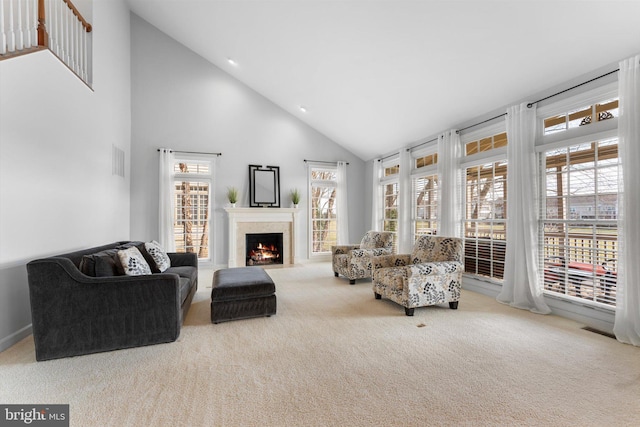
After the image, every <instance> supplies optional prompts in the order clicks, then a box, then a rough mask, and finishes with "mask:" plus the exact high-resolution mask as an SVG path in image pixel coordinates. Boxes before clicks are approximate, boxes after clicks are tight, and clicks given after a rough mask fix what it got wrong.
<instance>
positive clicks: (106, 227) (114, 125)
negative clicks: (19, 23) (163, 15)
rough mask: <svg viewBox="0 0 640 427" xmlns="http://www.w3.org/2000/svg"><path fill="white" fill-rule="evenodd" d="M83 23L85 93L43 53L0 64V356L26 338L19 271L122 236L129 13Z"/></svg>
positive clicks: (101, 11)
mask: <svg viewBox="0 0 640 427" xmlns="http://www.w3.org/2000/svg"><path fill="white" fill-rule="evenodd" d="M91 15H92V17H93V20H92V22H91V24H92V25H93V29H94V33H93V55H94V56H93V61H94V62H93V66H94V74H93V82H94V84H93V91H92V90H91V89H89V88H88V87H87V86H86V85H85V84H84V83H82V82H81V81H80V80H79V79H78V78H77V77H76V76H75V75H74V74H72V73H71V72H70V71H69V70H68V69H67V68H66V66H65V65H63V64H62V63H61V62H60V61H59V60H58V59H56V58H55V57H54V56H53V55H52V54H51V53H50V52H48V51H44V52H39V53H35V54H29V55H26V56H22V57H18V58H13V59H9V60H5V61H2V62H0V350H3V349H4V348H7V347H8V346H10V345H11V344H13V343H14V342H16V341H17V340H19V339H21V338H22V337H23V336H26V335H28V334H29V333H30V323H31V313H30V305H29V294H28V286H27V277H26V268H25V265H26V263H27V262H29V261H31V260H33V259H36V258H40V257H43V256H47V255H54V254H58V253H62V252H66V251H71V250H75V249H80V248H87V247H91V246H95V245H100V244H105V243H109V242H112V241H115V240H120V239H127V238H128V237H129V212H130V209H129V176H128V159H129V157H130V141H131V103H130V81H131V78H130V66H129V64H130V52H129V49H130V33H129V29H130V27H129V9H128V7H127V6H126V4H125V2H124V0H116V1H96V2H94V4H93V10H92V12H91ZM112 144H113V145H116V146H117V147H118V148H120V149H121V150H123V151H124V152H125V159H126V160H127V162H126V170H127V172H126V177H125V178H124V179H123V178H121V177H117V176H112V174H111V166H112V165H111V155H112Z"/></svg>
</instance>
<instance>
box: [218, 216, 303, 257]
mask: <svg viewBox="0 0 640 427" xmlns="http://www.w3.org/2000/svg"><path fill="white" fill-rule="evenodd" d="M224 210H225V211H226V212H227V216H228V227H229V228H228V230H229V233H228V243H227V249H228V253H229V263H228V266H229V268H232V267H244V266H246V254H247V243H246V235H247V234H256V233H282V253H281V256H282V265H283V266H287V265H293V264H295V230H296V216H297V213H298V211H299V209H297V208H231V207H228V208H225V209H224Z"/></svg>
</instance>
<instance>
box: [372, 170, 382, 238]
mask: <svg viewBox="0 0 640 427" xmlns="http://www.w3.org/2000/svg"><path fill="white" fill-rule="evenodd" d="M371 167H372V169H373V176H372V178H371V182H372V188H371V230H375V231H380V230H381V229H382V228H381V227H380V223H381V220H382V188H381V187H380V177H381V176H382V162H381V161H380V159H373V164H372V166H371Z"/></svg>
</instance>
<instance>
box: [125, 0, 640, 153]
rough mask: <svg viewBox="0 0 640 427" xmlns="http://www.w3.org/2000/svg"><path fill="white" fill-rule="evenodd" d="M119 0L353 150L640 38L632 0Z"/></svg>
mask: <svg viewBox="0 0 640 427" xmlns="http://www.w3.org/2000/svg"><path fill="white" fill-rule="evenodd" d="M127 1H128V2H129V4H130V7H131V10H132V11H133V12H134V13H136V14H137V15H139V16H140V17H142V18H143V19H145V20H147V21H148V22H150V23H151V24H153V25H154V26H156V27H157V28H159V29H160V30H162V31H163V32H165V33H166V34H168V35H169V36H171V37H173V38H174V39H175V40H177V41H178V42H180V43H182V44H184V45H185V46H187V47H188V48H189V49H191V50H193V51H194V52H196V53H197V54H199V55H201V56H202V57H204V58H205V59H207V60H209V61H210V62H211V63H213V64H215V65H216V66H218V67H220V68H222V69H224V70H225V71H227V72H228V73H229V74H231V75H233V76H234V77H236V78H237V79H239V80H240V81H242V82H244V83H245V84H247V85H248V86H250V87H251V88H253V89H254V90H256V91H257V92H259V93H260V94H262V95H263V96H265V97H266V98H268V99H270V100H271V101H273V102H274V103H276V104H277V105H279V106H280V107H281V108H283V109H284V110H286V111H289V112H290V113H291V114H294V115H295V116H297V117H299V118H300V119H301V120H303V121H304V122H306V123H308V124H309V125H310V126H311V127H313V128H315V129H317V130H318V131H319V132H321V133H323V134H324V135H326V136H327V137H329V138H331V139H332V140H333V141H335V142H337V143H338V144H340V145H342V146H344V147H345V148H347V149H348V150H350V151H351V152H353V153H354V154H355V155H357V156H358V157H360V158H362V159H363V160H368V159H371V158H373V157H375V156H378V155H382V154H386V153H388V152H390V151H391V150H393V149H398V148H400V147H403V146H406V145H409V144H412V143H414V142H418V141H421V140H424V138H426V137H429V136H432V135H435V134H437V133H438V132H441V131H444V130H447V129H450V128H452V127H454V126H456V125H459V124H461V123H464V122H466V121H469V120H471V119H473V118H474V117H477V116H480V115H482V114H485V113H487V112H490V111H493V110H495V109H498V108H501V107H503V106H506V105H509V104H510V103H514V102H516V101H518V100H521V99H525V98H527V97H529V96H532V95H534V94H536V93H539V92H540V91H543V90H546V89H548V88H550V87H554V86H556V85H559V84H561V83H564V82H566V81H568V80H571V79H573V78H575V77H577V76H581V75H583V74H585V73H587V72H590V71H593V70H596V69H599V68H601V67H604V66H607V65H609V64H614V63H616V62H617V61H619V60H621V59H624V58H627V57H629V56H631V55H634V54H637V53H638V52H640V25H639V22H640V18H639V17H640V1H616V0H607V1H602V0H599V1H589V0H582V1H562V0H556V1H545V0H502V1H486V0H477V1H473V0H470V1H458V0H448V1H443V0H422V1H420V0H371V1H365V0H233V1H231V0H127ZM229 59H232V60H233V61H234V64H231V63H230V62H229ZM301 106H302V107H304V108H305V109H306V112H303V111H301V109H300V107H301Z"/></svg>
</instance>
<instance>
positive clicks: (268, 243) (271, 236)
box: [246, 233, 283, 265]
mask: <svg viewBox="0 0 640 427" xmlns="http://www.w3.org/2000/svg"><path fill="white" fill-rule="evenodd" d="M246 248H247V254H246V261H247V262H246V265H271V264H282V263H283V256H282V251H283V249H282V233H252V234H249V233H247V234H246Z"/></svg>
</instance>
